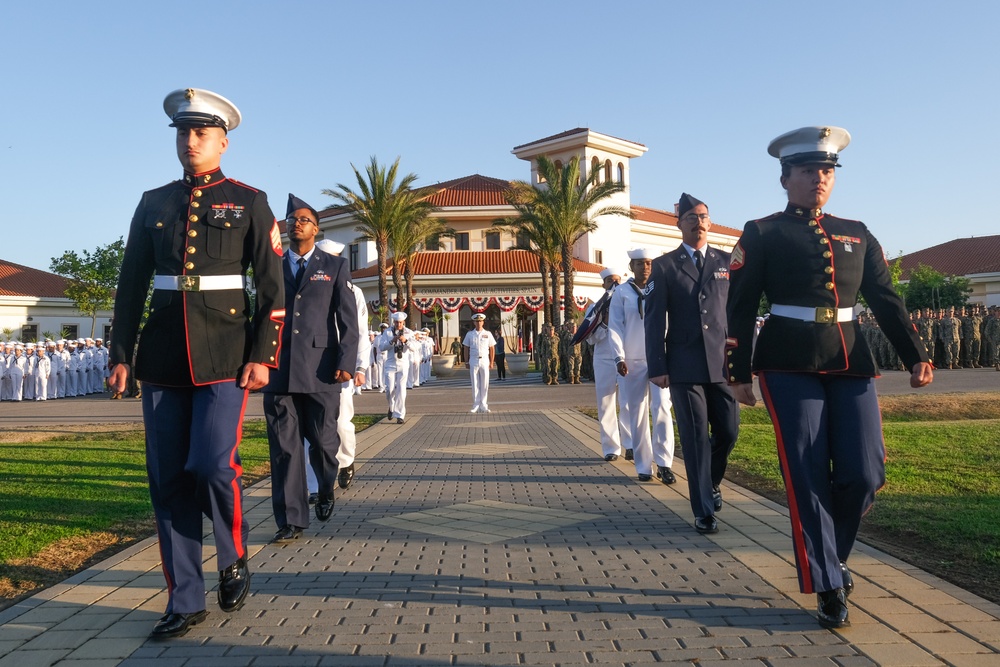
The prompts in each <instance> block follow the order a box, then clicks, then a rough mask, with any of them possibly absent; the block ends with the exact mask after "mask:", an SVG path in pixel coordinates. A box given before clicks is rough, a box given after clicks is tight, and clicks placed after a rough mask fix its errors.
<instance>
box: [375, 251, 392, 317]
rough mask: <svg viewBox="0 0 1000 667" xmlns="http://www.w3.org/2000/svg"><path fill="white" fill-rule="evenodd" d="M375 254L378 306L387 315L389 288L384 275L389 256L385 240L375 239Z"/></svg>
mask: <svg viewBox="0 0 1000 667" xmlns="http://www.w3.org/2000/svg"><path fill="white" fill-rule="evenodd" d="M375 254H376V258H377V260H378V300H379V306H381V307H382V308H385V312H386V314H387V315H388V313H389V286H388V285H387V284H386V275H387V274H388V273H389V269H388V259H387V258H388V256H389V242H388V241H387V240H386V239H377V240H376V241H375Z"/></svg>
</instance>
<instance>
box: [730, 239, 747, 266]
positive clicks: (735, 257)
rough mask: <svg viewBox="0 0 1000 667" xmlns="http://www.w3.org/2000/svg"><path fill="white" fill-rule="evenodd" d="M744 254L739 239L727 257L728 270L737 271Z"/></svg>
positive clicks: (741, 264)
mask: <svg viewBox="0 0 1000 667" xmlns="http://www.w3.org/2000/svg"><path fill="white" fill-rule="evenodd" d="M745 259H746V258H745V254H744V252H743V246H742V245H741V244H740V242H739V241H737V242H736V247H735V248H733V254H732V256H731V257H730V258H729V270H730V271H738V270H739V269H741V268H743V263H744V260H745Z"/></svg>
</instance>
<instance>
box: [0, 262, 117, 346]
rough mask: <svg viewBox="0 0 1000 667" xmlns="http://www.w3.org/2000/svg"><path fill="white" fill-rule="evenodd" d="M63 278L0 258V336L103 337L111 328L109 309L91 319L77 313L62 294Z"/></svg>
mask: <svg viewBox="0 0 1000 667" xmlns="http://www.w3.org/2000/svg"><path fill="white" fill-rule="evenodd" d="M65 292H66V279H65V278H63V277H61V276H57V275H55V274H54V273H48V272H46V271H39V270H38V269H32V268H30V267H27V266H21V265H20V264H14V263H13V262H8V261H5V260H0V332H7V331H8V330H9V333H4V334H3V335H0V338H7V339H10V340H15V339H16V340H20V341H22V342H29V341H38V340H41V339H44V334H45V333H51V334H53V338H54V339H58V338H63V337H65V338H87V337H88V336H89V337H91V338H98V337H100V338H104V339H105V340H107V339H108V334H109V333H110V330H111V311H110V310H106V311H100V312H98V314H97V325H96V329H95V331H94V332H93V333H91V329H92V327H93V320H92V319H91V318H90V317H88V316H86V315H83V314H82V313H80V311H79V310H77V308H76V305H75V304H74V303H73V301H72V300H70V299H68V298H66V296H65Z"/></svg>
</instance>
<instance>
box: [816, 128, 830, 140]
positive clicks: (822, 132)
mask: <svg viewBox="0 0 1000 667" xmlns="http://www.w3.org/2000/svg"><path fill="white" fill-rule="evenodd" d="M831 132H832V130H831V129H830V128H828V127H821V128H819V138H820V139H826V138H827V137H829V136H830V133H831Z"/></svg>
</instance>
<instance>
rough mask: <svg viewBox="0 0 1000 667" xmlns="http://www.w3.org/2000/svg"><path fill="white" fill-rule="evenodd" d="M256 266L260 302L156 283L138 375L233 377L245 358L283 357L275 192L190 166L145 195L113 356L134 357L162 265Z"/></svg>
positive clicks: (192, 269) (210, 271)
mask: <svg viewBox="0 0 1000 667" xmlns="http://www.w3.org/2000/svg"><path fill="white" fill-rule="evenodd" d="M250 266H252V267H253V278H254V285H255V286H256V290H257V295H256V299H255V303H254V308H253V311H251V305H250V299H249V297H248V295H247V292H246V290H244V289H223V290H208V291H177V290H162V289H158V290H153V293H152V297H151V299H150V303H149V319H148V320H147V321H146V324H145V325H144V326H143V328H142V335H141V336H140V337H139V348H138V351H137V352H136V355H135V364H134V368H135V377H136V378H137V379H139V380H142V381H145V382H152V383H154V384H160V385H166V386H172V387H190V386H192V385H204V384H211V383H214V382H223V381H227V380H234V379H236V378H237V377H238V375H239V373H240V372H241V370H242V367H243V365H244V364H246V363H248V362H254V363H260V364H264V365H266V366H270V367H272V368H273V367H275V366H276V365H277V358H278V357H277V352H278V341H279V337H280V334H281V325H282V322H283V321H284V311H283V310H282V305H283V300H284V295H283V288H282V287H283V286H282V278H281V238H280V234H279V232H278V226H277V224H276V223H275V220H274V214H273V213H272V212H271V209H270V207H269V206H268V204H267V195H265V194H264V193H263V192H261V191H259V190H255V189H254V188H251V187H249V186H247V185H243V184H242V183H239V182H237V181H233V180H230V179H227V178H226V177H225V176H224V175H223V174H222V172H221V171H219V170H216V171H213V172H210V173H207V174H199V175H191V174H185V176H184V178H183V180H180V181H174V182H173V183H170V184H168V185H165V186H163V187H161V188H157V189H156V190H150V191H149V192H146V193H144V194H143V195H142V200H141V201H140V202H139V206H138V207H137V208H136V210H135V215H134V216H133V218H132V225H131V227H130V228H129V234H128V241H127V243H126V245H125V257H124V260H123V262H122V268H121V274H120V276H119V279H118V292H117V294H116V297H115V312H114V320H113V321H112V323H113V331H114V334H113V336H112V337H111V359H110V360H111V364H118V363H127V364H131V363H132V354H133V350H134V349H135V342H136V337H137V335H138V331H139V321H140V319H141V318H142V313H143V308H144V305H145V301H146V294H147V292H148V291H149V286H150V280H151V279H152V276H153V273H154V272H155V273H156V274H159V275H166V276H178V275H187V276H225V275H244V274H246V272H247V268H248V267H250Z"/></svg>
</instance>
